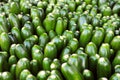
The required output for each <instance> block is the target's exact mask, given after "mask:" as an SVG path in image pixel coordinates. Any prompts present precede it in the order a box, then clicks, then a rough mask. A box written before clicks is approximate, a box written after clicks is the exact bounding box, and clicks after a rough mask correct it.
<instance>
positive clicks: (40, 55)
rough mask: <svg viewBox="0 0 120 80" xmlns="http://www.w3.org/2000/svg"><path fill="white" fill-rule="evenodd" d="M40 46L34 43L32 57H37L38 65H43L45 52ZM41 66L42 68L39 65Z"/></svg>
mask: <svg viewBox="0 0 120 80" xmlns="http://www.w3.org/2000/svg"><path fill="white" fill-rule="evenodd" d="M40 48H41V47H40V46H38V45H34V46H33V47H32V54H31V56H32V59H35V60H37V61H38V65H42V60H43V58H44V55H43V52H42V51H41V50H40ZM39 68H41V66H39Z"/></svg>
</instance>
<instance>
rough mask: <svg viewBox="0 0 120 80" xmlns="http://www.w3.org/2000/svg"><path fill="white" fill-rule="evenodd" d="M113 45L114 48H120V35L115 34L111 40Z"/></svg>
mask: <svg viewBox="0 0 120 80" xmlns="http://www.w3.org/2000/svg"><path fill="white" fill-rule="evenodd" d="M111 46H112V48H113V49H114V50H116V51H117V50H119V49H120V36H115V37H114V38H113V39H112V41H111Z"/></svg>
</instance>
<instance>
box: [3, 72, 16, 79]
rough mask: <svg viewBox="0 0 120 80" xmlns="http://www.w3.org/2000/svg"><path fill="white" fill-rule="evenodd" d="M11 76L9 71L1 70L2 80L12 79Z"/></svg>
mask: <svg viewBox="0 0 120 80" xmlns="http://www.w3.org/2000/svg"><path fill="white" fill-rule="evenodd" d="M13 79H14V78H13V76H12V74H11V73H10V72H7V71H6V72H3V73H2V80H13Z"/></svg>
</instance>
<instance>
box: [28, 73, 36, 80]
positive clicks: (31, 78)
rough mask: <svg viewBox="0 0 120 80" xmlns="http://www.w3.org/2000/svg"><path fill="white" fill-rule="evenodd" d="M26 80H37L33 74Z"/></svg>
mask: <svg viewBox="0 0 120 80" xmlns="http://www.w3.org/2000/svg"><path fill="white" fill-rule="evenodd" d="M26 80H37V79H36V77H35V76H34V75H32V74H29V75H27V77H26Z"/></svg>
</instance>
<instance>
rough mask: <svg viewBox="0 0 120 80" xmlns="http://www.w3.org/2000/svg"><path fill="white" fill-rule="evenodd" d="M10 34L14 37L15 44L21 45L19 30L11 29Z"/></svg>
mask: <svg viewBox="0 0 120 80" xmlns="http://www.w3.org/2000/svg"><path fill="white" fill-rule="evenodd" d="M11 33H12V34H13V35H14V36H15V38H16V39H17V42H19V43H22V36H21V32H20V29H19V28H17V27H13V28H12V29H11Z"/></svg>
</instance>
